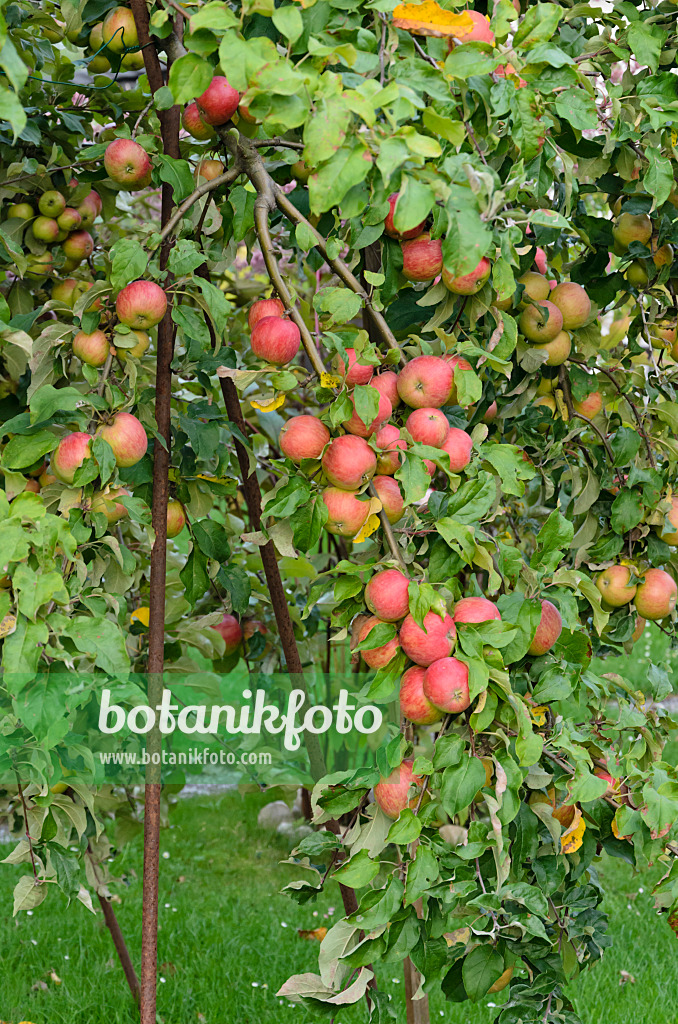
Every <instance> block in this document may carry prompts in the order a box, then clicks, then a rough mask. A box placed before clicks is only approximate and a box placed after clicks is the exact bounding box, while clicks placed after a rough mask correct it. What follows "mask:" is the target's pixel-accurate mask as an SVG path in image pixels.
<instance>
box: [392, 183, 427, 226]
mask: <svg viewBox="0 0 678 1024" xmlns="http://www.w3.org/2000/svg"><path fill="white" fill-rule="evenodd" d="M434 202H435V194H434V192H433V189H432V188H431V187H430V185H425V184H423V182H420V181H418V180H417V179H416V178H412V177H410V176H409V175H403V180H402V183H401V186H400V195H399V196H398V201H397V202H396V205H395V210H394V211H393V225H394V227H395V229H396V231H410V230H411V229H412V228H416V227H417V225H418V224H421V222H422V221H423V220H426V218H427V217H428V215H429V213H430V212H431V210H432V209H433V204H434Z"/></svg>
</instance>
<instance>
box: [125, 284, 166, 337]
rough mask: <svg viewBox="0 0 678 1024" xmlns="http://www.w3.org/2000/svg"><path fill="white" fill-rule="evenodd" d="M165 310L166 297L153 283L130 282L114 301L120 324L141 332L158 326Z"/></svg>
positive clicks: (158, 286)
mask: <svg viewBox="0 0 678 1024" xmlns="http://www.w3.org/2000/svg"><path fill="white" fill-rule="evenodd" d="M166 310H167V296H166V295H165V292H164V291H163V289H162V288H161V287H160V285H159V284H156V283H155V281H143V280H141V281H132V283H131V284H128V285H127V286H126V287H125V288H123V289H122V291H121V292H119V294H118V297H117V299H116V300H115V311H116V313H117V314H118V320H119V321H120V323H121V324H125V326H127V327H133V328H137V329H138V330H142V331H145V330H148V328H149V327H155V325H156V324H159V323H160V321H161V320H162V318H163V317H164V315H165V311H166Z"/></svg>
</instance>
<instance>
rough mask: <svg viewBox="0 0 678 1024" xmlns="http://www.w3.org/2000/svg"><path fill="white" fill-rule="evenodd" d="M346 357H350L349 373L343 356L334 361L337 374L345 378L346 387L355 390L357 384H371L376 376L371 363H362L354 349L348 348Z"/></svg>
mask: <svg viewBox="0 0 678 1024" xmlns="http://www.w3.org/2000/svg"><path fill="white" fill-rule="evenodd" d="M346 355H347V356H348V373H346V367H345V366H344V360H343V359H342V358H341V356H336V358H335V360H334V363H335V366H336V368H337V372H338V373H340V374H341V376H342V377H344V383H345V384H346V387H347V388H354V387H355V386H356V384H369V383H370V381H371V380H372V375H373V374H374V367H373V366H372V365H371V364H370V363H361V362H360V361H359V358H358V357H357V356H356V351H355V349H354V348H347V349H346ZM377 390H379V389H377Z"/></svg>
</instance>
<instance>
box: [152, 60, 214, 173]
mask: <svg viewBox="0 0 678 1024" xmlns="http://www.w3.org/2000/svg"><path fill="white" fill-rule="evenodd" d="M213 77H214V68H213V67H212V65H211V64H210V62H209V61H208V60H204V59H203V58H202V57H198V56H197V54H195V53H185V54H184V55H183V57H179V59H178V60H175V61H174V63H173V64H172V66H171V68H170V73H169V87H170V89H171V90H172V95H173V96H174V101H175V103H190V102H191V100H193V99H195V97H196V96H201V95H202V93H204V91H205V89H206V88H207V86H208V85H209V84H210V82H211V81H212V79H213ZM164 180H165V179H164V178H163V181H164Z"/></svg>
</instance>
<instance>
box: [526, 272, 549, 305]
mask: <svg viewBox="0 0 678 1024" xmlns="http://www.w3.org/2000/svg"><path fill="white" fill-rule="evenodd" d="M518 284H522V285H524V291H523V298H522V299H521V301H520V303H519V305H518V309H525V308H526V306H527V305H528V303H527V302H526V301H525V299H526V297H529V298H530V299H534V300H535V302H541V300H542V299H547V298H548V297H549V295H550V294H551V286H550V285H549V283H548V281H547V280H546V278H545V277H544V275H543V274H537V273H535V271H534V270H528V271H527V272H526V273H525V274H522V275H521V276H520V277H519V278H518Z"/></svg>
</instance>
